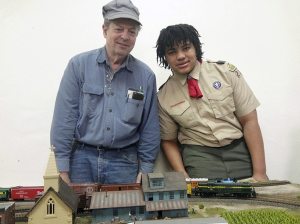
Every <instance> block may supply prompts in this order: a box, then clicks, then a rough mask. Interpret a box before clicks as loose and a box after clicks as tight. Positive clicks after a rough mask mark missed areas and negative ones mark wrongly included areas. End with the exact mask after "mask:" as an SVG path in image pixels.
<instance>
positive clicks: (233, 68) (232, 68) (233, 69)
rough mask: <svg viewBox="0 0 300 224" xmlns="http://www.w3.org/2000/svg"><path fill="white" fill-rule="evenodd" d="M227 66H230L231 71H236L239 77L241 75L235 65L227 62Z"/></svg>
mask: <svg viewBox="0 0 300 224" xmlns="http://www.w3.org/2000/svg"><path fill="white" fill-rule="evenodd" d="M227 67H228V70H229V71H231V72H234V73H235V74H236V76H237V77H238V78H240V77H241V73H240V71H239V70H238V69H237V68H236V67H235V66H234V65H232V64H230V63H227Z"/></svg>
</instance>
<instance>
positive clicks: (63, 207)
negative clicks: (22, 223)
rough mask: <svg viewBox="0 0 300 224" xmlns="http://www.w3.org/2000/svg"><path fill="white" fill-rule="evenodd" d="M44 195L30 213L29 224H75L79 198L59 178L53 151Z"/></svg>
mask: <svg viewBox="0 0 300 224" xmlns="http://www.w3.org/2000/svg"><path fill="white" fill-rule="evenodd" d="M44 186H45V188H44V194H43V195H42V196H41V197H40V198H39V200H38V201H37V202H36V203H35V205H34V206H33V207H32V209H31V210H30V211H29V212H28V214H27V217H28V224H41V223H43V224H53V223H59V224H72V223H74V220H75V216H76V212H77V206H78V197H77V195H76V194H75V193H74V191H73V190H72V189H71V188H70V187H69V186H68V185H67V184H66V183H65V182H64V181H63V180H62V179H61V178H60V177H59V174H58V172H57V167H56V163H55V158H54V153H53V151H51V153H50V156H49V161H48V165H47V169H46V172H45V175H44Z"/></svg>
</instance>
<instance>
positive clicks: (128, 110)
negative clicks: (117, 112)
mask: <svg viewBox="0 0 300 224" xmlns="http://www.w3.org/2000/svg"><path fill="white" fill-rule="evenodd" d="M144 104H145V102H144V100H136V99H132V98H128V97H126V103H125V108H124V109H125V111H124V121H125V122H126V123H130V124H139V123H140V121H141V118H142V114H143V109H144Z"/></svg>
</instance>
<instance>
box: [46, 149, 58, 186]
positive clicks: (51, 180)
mask: <svg viewBox="0 0 300 224" xmlns="http://www.w3.org/2000/svg"><path fill="white" fill-rule="evenodd" d="M54 151H55V147H54V146H51V148H50V154H49V159H48V164H47V167H46V171H45V175H44V192H46V191H47V190H48V188H49V187H52V188H53V189H54V190H55V191H56V192H58V190H59V189H58V188H59V187H58V184H59V183H58V179H59V173H58V170H57V166H56V161H55V155H54Z"/></svg>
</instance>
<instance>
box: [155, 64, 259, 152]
mask: <svg viewBox="0 0 300 224" xmlns="http://www.w3.org/2000/svg"><path fill="white" fill-rule="evenodd" d="M189 75H190V76H191V77H192V78H194V79H197V80H198V84H199V86H200V89H201V91H202V93H203V97H202V98H191V97H190V96H189V93H188V87H187V81H186V78H187V76H186V75H182V74H176V73H175V74H174V75H173V76H171V77H170V78H169V79H168V81H167V82H166V83H165V84H164V86H163V87H162V88H161V89H160V91H159V93H158V100H159V108H160V110H159V116H160V127H161V138H162V139H163V140H172V139H177V138H178V140H179V142H180V143H182V144H194V145H202V146H210V147H220V146H225V145H228V144H230V143H231V142H232V141H233V140H235V139H239V138H241V137H242V136H243V132H242V127H241V124H240V122H239V120H238V118H239V117H241V116H244V115H246V114H248V113H250V112H252V111H253V110H255V109H256V108H257V107H258V106H259V102H258V100H257V99H256V97H255V96H254V94H253V92H252V91H251V89H250V88H249V86H248V85H247V83H246V81H245V79H244V77H243V75H242V74H241V73H240V71H239V70H238V69H237V68H236V67H235V66H233V65H231V64H229V63H223V62H222V63H213V62H207V61H203V62H202V63H201V64H200V63H199V62H197V65H196V66H195V68H194V69H193V70H192V72H191V74H189Z"/></svg>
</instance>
